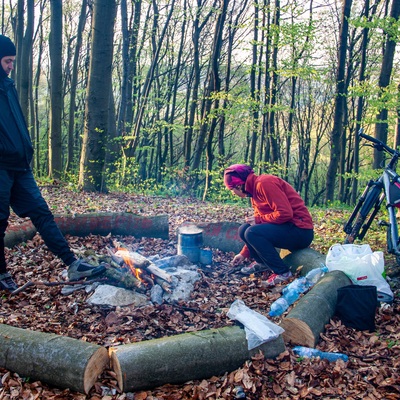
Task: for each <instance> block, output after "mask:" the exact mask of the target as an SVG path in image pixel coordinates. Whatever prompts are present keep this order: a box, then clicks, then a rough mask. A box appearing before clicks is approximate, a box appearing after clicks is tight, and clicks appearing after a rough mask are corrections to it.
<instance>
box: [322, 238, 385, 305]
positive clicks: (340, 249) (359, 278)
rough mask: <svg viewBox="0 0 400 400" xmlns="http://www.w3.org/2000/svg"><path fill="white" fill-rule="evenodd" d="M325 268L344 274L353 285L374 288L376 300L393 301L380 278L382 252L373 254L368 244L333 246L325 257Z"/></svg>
mask: <svg viewBox="0 0 400 400" xmlns="http://www.w3.org/2000/svg"><path fill="white" fill-rule="evenodd" d="M326 266H327V267H328V269H329V271H334V270H339V271H342V272H344V273H345V274H346V275H347V276H348V277H349V278H350V279H351V281H352V283H353V284H355V285H372V286H376V289H377V291H378V300H380V301H386V302H388V301H389V302H390V301H392V300H393V292H392V290H391V289H390V286H389V284H388V283H387V281H386V279H385V278H384V277H383V276H382V274H383V272H384V268H385V262H384V258H383V252H382V251H375V252H373V251H372V250H371V247H370V246H369V244H361V245H357V244H334V245H333V246H331V248H330V249H329V251H328V254H327V256H326Z"/></svg>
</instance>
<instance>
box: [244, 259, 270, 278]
mask: <svg viewBox="0 0 400 400" xmlns="http://www.w3.org/2000/svg"><path fill="white" fill-rule="evenodd" d="M269 269H270V268H269V267H268V266H267V265H265V264H261V263H258V262H257V261H253V262H252V263H251V264H250V265H247V266H246V267H243V268H242V269H241V270H240V272H241V273H242V274H244V275H251V274H255V273H256V272H262V271H268V270H269Z"/></svg>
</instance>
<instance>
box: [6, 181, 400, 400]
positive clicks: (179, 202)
mask: <svg viewBox="0 0 400 400" xmlns="http://www.w3.org/2000/svg"><path fill="white" fill-rule="evenodd" d="M43 193H44V195H45V197H46V198H47V200H48V202H49V204H50V205H51V206H52V207H53V209H54V211H55V213H58V214H61V213H84V212H93V211H96V212H110V211H117V212H121V211H128V212H133V213H136V214H145V215H154V214H168V215H169V220H170V232H171V235H170V239H169V240H161V239H135V238H133V237H124V238H117V239H120V240H121V241H123V242H124V243H125V244H126V245H127V246H129V248H130V249H131V250H134V251H140V252H141V253H142V254H144V255H154V254H159V255H160V256H168V255H171V254H176V244H177V242H176V235H175V232H176V229H177V227H178V226H179V225H180V224H181V223H183V222H187V221H192V222H204V221H221V220H231V221H238V222H240V221H242V220H243V217H244V215H245V214H246V211H248V210H246V209H245V208H241V207H233V206H229V207H228V206H216V205H213V204H208V203H203V202H199V201H196V200H193V199H181V198H170V199H165V198H159V197H153V198H152V197H146V196H137V195H127V194H109V195H98V194H93V195H91V194H83V193H76V194H74V195H73V196H71V195H70V194H69V193H66V191H65V189H62V188H47V189H45V190H43ZM66 199H68V203H66V202H65V201H66ZM329 213H330V215H328V216H325V217H321V216H316V217H315V220H316V232H317V236H318V237H317V238H316V240H315V245H314V248H316V249H317V250H319V251H325V250H326V248H327V246H329V245H331V244H334V243H337V242H339V241H340V240H342V238H343V235H342V234H341V224H342V222H343V221H342V220H344V218H345V217H344V216H343V215H342V214H341V213H336V214H335V213H334V212H333V211H329ZM328 220H329V221H331V222H330V223H328V222H327V221H328ZM332 221H337V222H332ZM10 222H11V223H13V224H17V223H20V220H19V219H18V218H16V217H12V219H11V221H10ZM113 239H115V238H111V237H100V236H93V235H92V236H89V237H86V238H84V239H82V238H77V237H68V241H69V243H70V244H71V246H72V247H73V248H74V249H75V250H76V251H83V250H88V249H90V250H91V251H92V252H95V253H97V254H105V249H106V247H110V246H111V245H112V240H113ZM382 246H384V245H382ZM382 248H383V247H382ZM232 256H233V254H227V253H224V252H221V251H214V254H213V267H212V268H210V269H206V268H204V269H203V270H202V272H201V273H202V279H201V281H199V282H198V283H197V285H196V288H195V291H194V292H193V295H192V298H191V299H190V301H188V302H185V303H183V302H181V303H179V304H163V305H161V306H158V305H152V306H146V307H143V308H136V309H135V308H132V307H92V306H88V305H87V304H86V303H85V299H86V298H87V296H88V295H87V294H86V293H85V291H84V290H79V291H76V292H74V293H73V294H71V295H68V296H64V295H61V294H60V290H61V287H59V286H55V287H43V286H41V287H39V286H35V287H30V288H28V289H26V291H25V292H22V293H20V294H18V295H16V296H10V295H9V294H6V293H5V292H2V297H1V299H0V302H1V310H0V322H1V323H6V324H8V325H12V326H16V327H20V328H25V329H28V328H34V329H35V330H38V331H42V332H52V333H56V334H59V335H65V336H69V337H73V338H76V339H81V340H86V341H89V342H93V343H98V344H100V345H104V346H118V345H120V344H124V343H132V342H136V341H142V340H150V339H153V338H158V337H163V336H167V335H175V334H179V333H183V332H190V331H197V330H202V329H209V328H213V327H220V326H226V325H229V324H233V322H232V321H231V320H229V319H228V318H227V317H226V312H227V310H228V309H229V307H230V305H231V304H232V302H233V301H234V300H235V299H236V298H238V297H240V298H242V299H243V301H244V302H245V303H246V305H248V306H249V307H251V308H252V309H254V310H256V311H259V312H261V313H264V315H266V314H267V312H268V308H269V305H270V304H271V302H272V301H273V300H275V299H276V298H277V297H278V296H279V292H278V291H276V290H272V291H266V290H265V288H263V286H262V285H261V280H262V279H263V278H265V276H262V275H261V276H256V277H243V276H241V275H239V274H234V275H229V276H224V272H226V271H228V269H229V261H230V260H231V258H232ZM7 259H8V262H9V269H10V272H11V273H12V274H13V276H14V277H15V278H16V280H17V282H18V284H19V285H22V284H24V283H25V282H26V281H28V280H30V279H33V278H34V279H36V280H44V281H61V280H62V276H61V274H62V270H63V265H62V264H61V263H60V261H59V260H57V259H55V258H54V257H53V255H52V254H51V253H50V252H49V251H48V250H47V248H46V247H45V246H44V244H43V242H42V240H41V238H40V236H38V235H37V236H35V238H34V239H33V240H32V241H29V242H28V243H26V244H24V245H20V246H18V247H16V248H14V249H12V250H9V251H7ZM393 282H394V283H396V281H395V280H394V281H393ZM395 291H396V293H397V294H398V288H397V287H396V288H395ZM376 327H377V329H376V332H374V333H369V332H359V331H356V330H354V329H350V328H346V327H345V326H343V325H342V324H341V323H340V321H338V320H335V319H333V320H332V321H331V322H330V324H328V325H327V326H326V331H325V332H324V333H323V334H322V335H321V340H320V342H319V344H318V347H319V348H320V349H321V350H324V351H335V352H342V353H345V354H347V355H349V361H348V362H347V363H344V362H343V361H338V362H336V363H329V362H327V361H326V360H319V359H312V360H310V359H299V358H297V357H296V356H295V355H294V354H293V352H292V350H291V346H290V345H288V346H287V350H286V351H285V352H284V353H282V354H281V355H280V356H279V357H278V358H277V359H275V360H270V359H268V360H265V359H264V357H263V355H262V354H257V355H256V356H255V357H253V359H252V360H249V361H248V362H246V363H245V364H244V365H243V366H242V368H240V369H238V370H236V371H233V372H230V373H227V374H225V375H223V376H218V377H210V378H209V379H207V380H201V381H192V382H186V383H184V384H182V385H164V386H162V387H159V388H155V389H152V390H148V391H140V392H136V393H121V392H120V390H119V388H118V386H117V383H116V382H117V381H116V379H115V376H114V373H113V371H105V373H104V374H103V375H102V376H101V377H99V380H98V382H97V383H96V385H95V386H94V387H93V388H92V390H91V392H90V394H89V395H88V396H85V395H83V394H80V393H72V392H70V391H69V390H60V389H57V388H52V387H49V386H48V385H45V384H43V383H41V382H31V381H30V380H29V378H26V377H20V376H18V375H17V374H15V373H12V372H10V371H6V370H2V369H0V377H1V385H0V400H2V399H27V400H28V399H29V400H31V399H79V400H80V399H91V400H99V399H103V400H113V399H115V400H117V399H118V400H124V399H127V400H130V399H135V400H139V399H140V400H144V399H146V400H156V399H168V400H175V399H198V400H203V399H210V400H213V399H235V398H241V397H240V393H243V392H244V394H245V396H246V398H247V399H317V398H318V399H320V398H322V399H364V400H365V399H371V400H372V399H385V400H392V399H400V377H399V367H400V365H399V364H400V302H399V300H398V296H397V297H396V300H395V302H394V304H393V306H392V307H388V308H380V309H379V310H378V312H377V315H376Z"/></svg>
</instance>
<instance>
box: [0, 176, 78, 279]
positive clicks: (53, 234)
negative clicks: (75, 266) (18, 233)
mask: <svg viewBox="0 0 400 400" xmlns="http://www.w3.org/2000/svg"><path fill="white" fill-rule="evenodd" d="M10 206H11V208H12V209H13V210H14V212H15V213H16V214H17V215H18V216H20V217H22V218H25V217H28V218H30V220H31V221H32V223H33V225H34V226H35V228H36V229H37V230H38V232H39V233H40V235H41V236H42V238H43V240H44V242H45V243H46V246H47V247H48V248H49V249H50V251H52V252H53V253H54V254H55V255H56V256H58V257H60V258H61V260H62V261H63V262H64V263H65V264H66V265H70V264H71V263H72V262H73V261H74V260H75V255H74V253H73V252H72V251H71V249H70V247H69V245H68V243H67V241H66V240H65V238H64V236H63V234H62V233H61V231H60V229H59V228H58V226H57V224H56V222H55V221H54V216H53V214H52V212H51V211H50V209H49V206H48V205H47V203H46V201H45V200H44V198H43V197H42V194H41V193H40V190H39V188H38V186H37V184H36V181H35V178H34V177H33V174H32V171H7V170H0V273H4V272H6V260H5V255H4V235H5V230H6V228H7V225H8V217H9V216H10Z"/></svg>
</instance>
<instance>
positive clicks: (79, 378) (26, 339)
mask: <svg viewBox="0 0 400 400" xmlns="http://www.w3.org/2000/svg"><path fill="white" fill-rule="evenodd" d="M108 362H109V357H108V353H107V350H106V349H105V348H104V347H101V346H98V345H96V344H91V343H88V342H84V341H82V340H76V339H72V338H69V337H65V336H58V335H55V334H50V333H43V332H34V331H30V330H26V329H20V328H14V327H12V326H8V325H3V324H0V367H1V368H5V369H8V370H10V371H13V372H16V373H18V374H19V375H21V376H23V377H27V378H30V379H31V380H40V381H41V382H45V383H48V384H50V385H52V386H55V387H58V388H68V389H70V390H73V391H77V392H80V393H86V394H88V393H89V390H90V389H91V388H92V387H93V385H94V384H95V382H96V380H97V378H98V376H99V375H100V374H101V373H102V372H103V370H104V369H105V367H106V366H107V364H108Z"/></svg>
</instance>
